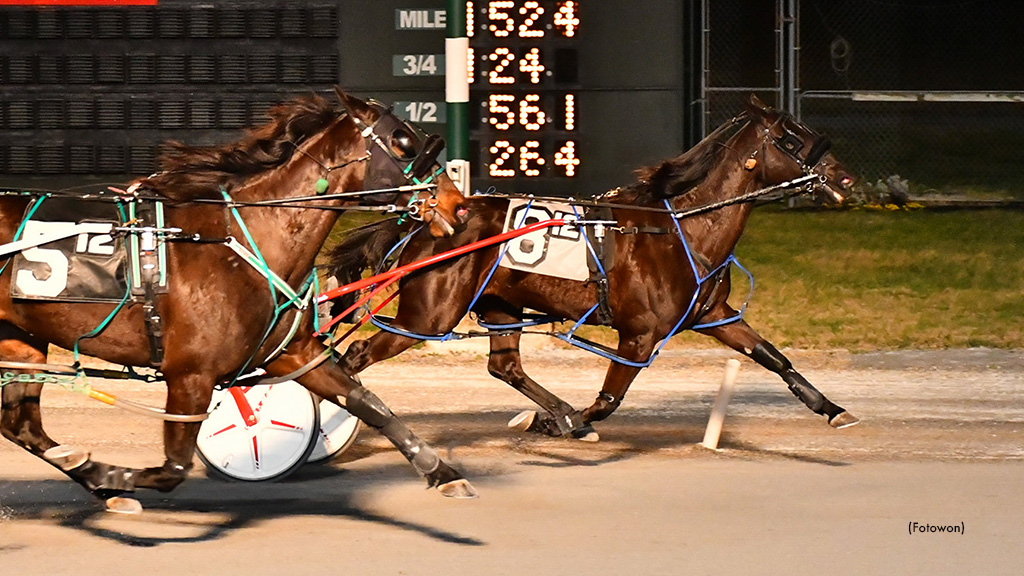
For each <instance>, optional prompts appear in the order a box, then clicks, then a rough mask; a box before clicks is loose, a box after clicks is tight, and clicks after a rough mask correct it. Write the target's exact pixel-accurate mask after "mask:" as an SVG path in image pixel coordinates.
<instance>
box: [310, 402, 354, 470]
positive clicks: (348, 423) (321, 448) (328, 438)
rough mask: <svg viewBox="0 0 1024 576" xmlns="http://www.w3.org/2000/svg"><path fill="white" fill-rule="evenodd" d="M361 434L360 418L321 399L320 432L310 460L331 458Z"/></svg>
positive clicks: (345, 448)
mask: <svg viewBox="0 0 1024 576" xmlns="http://www.w3.org/2000/svg"><path fill="white" fill-rule="evenodd" d="M357 435H359V418H356V417H355V416H353V415H351V414H349V413H348V411H347V410H345V409H344V408H341V407H339V406H338V405H337V404H335V403H333V402H328V401H327V400H321V401H320V433H319V434H317V440H316V444H315V445H314V446H313V452H312V453H310V455H309V461H310V462H321V461H324V460H330V459H331V458H334V457H335V456H337V455H339V454H341V453H342V452H344V451H345V450H348V448H349V447H350V446H352V444H353V443H355V441H356V436H357Z"/></svg>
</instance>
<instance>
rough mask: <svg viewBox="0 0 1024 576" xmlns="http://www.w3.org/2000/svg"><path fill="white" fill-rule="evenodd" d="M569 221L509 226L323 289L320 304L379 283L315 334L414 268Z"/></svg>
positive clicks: (546, 221) (423, 266)
mask: <svg viewBox="0 0 1024 576" xmlns="http://www.w3.org/2000/svg"><path fill="white" fill-rule="evenodd" d="M566 223H567V221H566V220H565V219H564V218H553V219H551V220H542V221H540V222H535V223H533V224H530V225H529V226H524V227H522V228H516V229H515V230H509V231H508V232H503V233H501V234H498V235H496V236H491V237H490V238H484V239H483V240H477V241H476V242H472V243H470V244H466V245H465V246H459V247H458V248H453V249H451V250H448V251H447V252H442V253H440V254H435V255H434V256H431V257H430V258H424V259H423V260H417V261H415V262H410V263H409V264H406V265H405V266H399V267H398V268H395V269H394V270H390V271H388V272H384V273H381V274H377V275H376V276H370V277H369V278H363V279H362V280H359V281H357V282H353V283H351V284H346V285H344V286H339V287H337V288H335V289H333V290H328V291H327V292H324V293H323V294H320V295H319V296H317V298H316V303H317V304H320V303H322V302H326V301H328V300H331V299H332V298H337V297H338V296H342V295H344V294H348V293H349V292H355V291H356V290H362V289H363V288H367V287H369V286H373V285H374V284H378V286H376V287H375V288H374V289H373V290H371V291H370V293H369V294H366V295H365V296H363V297H362V298H360V299H359V300H358V301H357V302H356V303H355V304H353V305H351V306H349V307H348V308H347V309H346V310H345V311H344V312H342V313H341V314H338V315H337V316H335V317H334V319H332V320H331V321H330V322H328V323H327V324H326V325H324V326H321V327H320V331H319V332H317V333H316V335H317V336H320V335H321V334H323V333H324V332H326V331H327V330H328V329H330V328H331V327H332V326H334V325H335V324H337V323H338V321H339V320H341V319H342V318H344V317H345V316H348V315H349V314H350V313H351V312H352V311H353V310H355V309H356V308H358V307H360V306H362V305H363V304H365V303H366V302H368V301H369V300H370V299H371V298H373V297H374V296H376V295H377V294H378V293H380V292H381V291H382V290H384V289H385V288H387V287H388V286H390V285H392V284H394V283H395V282H397V281H398V280H400V279H401V278H402V277H403V276H405V275H406V274H408V273H410V272H415V271H416V270H419V269H420V268H425V267H427V266H432V265H434V264H437V263H438V262H443V261H445V260H448V259H449V258H455V257H456V256H462V255H463V254H466V253H467V252H472V251H474V250H479V249H480V248H484V247H485V246H492V245H494V244H500V243H502V242H505V241H507V240H511V239H513V238H518V237H519V236H523V235H525V234H529V233H530V232H535V231H537V230H541V229H543V228H551V227H553V226H564V225H565V224H566ZM392 298H394V294H393V295H392V296H391V297H390V298H388V299H387V301H385V302H384V303H382V304H381V305H380V306H378V307H377V310H374V311H373V312H374V313H376V312H378V311H379V310H380V308H382V307H383V306H384V304H387V303H388V302H390V301H391V299H392ZM369 318H370V314H367V315H366V316H365V317H364V318H363V320H362V321H361V322H360V323H359V324H358V325H357V326H359V325H362V324H363V323H365V322H366V320H368V319H369Z"/></svg>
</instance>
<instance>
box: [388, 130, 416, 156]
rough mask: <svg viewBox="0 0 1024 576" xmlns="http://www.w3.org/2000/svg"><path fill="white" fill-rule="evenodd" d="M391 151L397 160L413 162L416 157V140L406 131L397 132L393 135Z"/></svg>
mask: <svg viewBox="0 0 1024 576" xmlns="http://www.w3.org/2000/svg"><path fill="white" fill-rule="evenodd" d="M391 150H392V151H393V152H394V153H395V156H396V157H397V158H400V159H402V160H412V159H413V158H415V157H416V139H415V138H413V136H412V134H410V133H408V132H406V131H405V130H395V131H394V133H392V134H391Z"/></svg>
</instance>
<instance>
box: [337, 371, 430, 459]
mask: <svg viewBox="0 0 1024 576" xmlns="http://www.w3.org/2000/svg"><path fill="white" fill-rule="evenodd" d="M345 408H346V409H347V410H348V411H349V412H351V413H352V415H353V416H355V417H356V418H359V419H360V420H362V421H363V422H366V423H367V424H369V425H370V426H373V427H374V428H376V429H378V430H380V433H381V434H383V435H384V436H385V437H386V438H387V439H388V440H390V441H391V443H392V444H394V445H395V447H396V448H398V450H399V452H401V453H402V455H404V456H405V458H406V459H407V460H408V461H409V462H410V463H411V464H412V465H413V467H414V468H415V469H416V471H417V472H419V473H420V475H422V476H427V475H429V474H431V473H432V472H434V471H436V470H437V469H438V467H439V466H440V465H441V458H440V457H438V455H437V452H435V451H434V449H433V448H431V447H430V446H429V445H427V444H426V443H425V442H423V441H422V440H420V439H419V438H418V437H417V436H416V435H415V434H413V433H412V430H409V427H408V426H406V425H405V423H404V422H402V421H401V420H399V419H398V418H397V417H396V416H395V415H394V413H392V412H391V410H390V409H389V408H388V407H387V406H386V405H385V404H384V402H383V401H382V400H381V399H380V398H378V397H377V395H376V394H374V393H373V392H371V391H370V390H368V389H366V388H364V387H362V386H359V387H357V388H355V389H353V390H352V392H350V393H349V395H348V398H347V402H346V405H345Z"/></svg>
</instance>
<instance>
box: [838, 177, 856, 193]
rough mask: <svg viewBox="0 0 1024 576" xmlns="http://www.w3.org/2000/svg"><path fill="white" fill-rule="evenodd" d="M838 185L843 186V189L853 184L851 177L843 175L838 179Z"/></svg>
mask: <svg viewBox="0 0 1024 576" xmlns="http://www.w3.org/2000/svg"><path fill="white" fill-rule="evenodd" d="M839 185H840V186H842V187H843V190H848V189H849V188H850V186H852V185H853V178H851V177H849V176H843V177H842V178H840V179H839Z"/></svg>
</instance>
